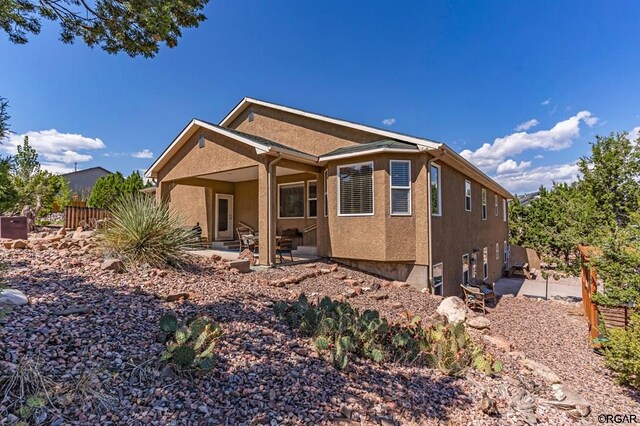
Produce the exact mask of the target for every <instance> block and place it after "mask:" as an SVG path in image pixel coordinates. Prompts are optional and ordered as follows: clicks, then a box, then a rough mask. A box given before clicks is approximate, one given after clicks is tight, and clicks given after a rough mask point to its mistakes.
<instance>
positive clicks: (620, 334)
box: [602, 313, 640, 389]
mask: <svg viewBox="0 0 640 426" xmlns="http://www.w3.org/2000/svg"><path fill="white" fill-rule="evenodd" d="M602 349H603V352H604V355H605V363H606V365H607V366H608V367H609V368H611V369H612V370H613V371H615V372H616V373H617V374H618V381H619V382H620V383H621V384H623V385H629V386H633V387H635V388H638V389H640V313H635V314H633V315H632V316H631V321H630V324H629V327H628V329H627V330H623V329H614V328H611V329H607V330H606V339H605V340H604V342H603V347H602Z"/></svg>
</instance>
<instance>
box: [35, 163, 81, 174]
mask: <svg viewBox="0 0 640 426" xmlns="http://www.w3.org/2000/svg"><path fill="white" fill-rule="evenodd" d="M40 166H41V168H42V169H44V170H47V171H49V172H51V173H53V174H57V175H63V174H65V173H71V172H72V171H74V168H73V167H70V166H68V165H67V164H65V163H42V164H41V165H40Z"/></svg>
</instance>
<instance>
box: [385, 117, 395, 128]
mask: <svg viewBox="0 0 640 426" xmlns="http://www.w3.org/2000/svg"><path fill="white" fill-rule="evenodd" d="M382 124H384V125H385V126H393V125H394V124H396V119H395V118H385V119H384V120H382Z"/></svg>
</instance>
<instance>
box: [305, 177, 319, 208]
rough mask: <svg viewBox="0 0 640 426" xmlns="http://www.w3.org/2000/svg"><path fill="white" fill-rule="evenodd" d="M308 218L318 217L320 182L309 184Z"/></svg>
mask: <svg viewBox="0 0 640 426" xmlns="http://www.w3.org/2000/svg"><path fill="white" fill-rule="evenodd" d="M307 217H318V182H317V181H315V180H310V181H308V182H307Z"/></svg>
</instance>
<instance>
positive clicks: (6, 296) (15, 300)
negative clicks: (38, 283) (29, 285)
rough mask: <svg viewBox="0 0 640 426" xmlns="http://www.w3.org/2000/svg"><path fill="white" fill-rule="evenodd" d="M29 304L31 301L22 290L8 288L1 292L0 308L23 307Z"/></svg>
mask: <svg viewBox="0 0 640 426" xmlns="http://www.w3.org/2000/svg"><path fill="white" fill-rule="evenodd" d="M27 303H29V299H27V296H26V295H25V294H24V293H23V292H21V291H20V290H15V289H12V288H8V289H5V290H2V291H0V306H22V305H26V304H27Z"/></svg>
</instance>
